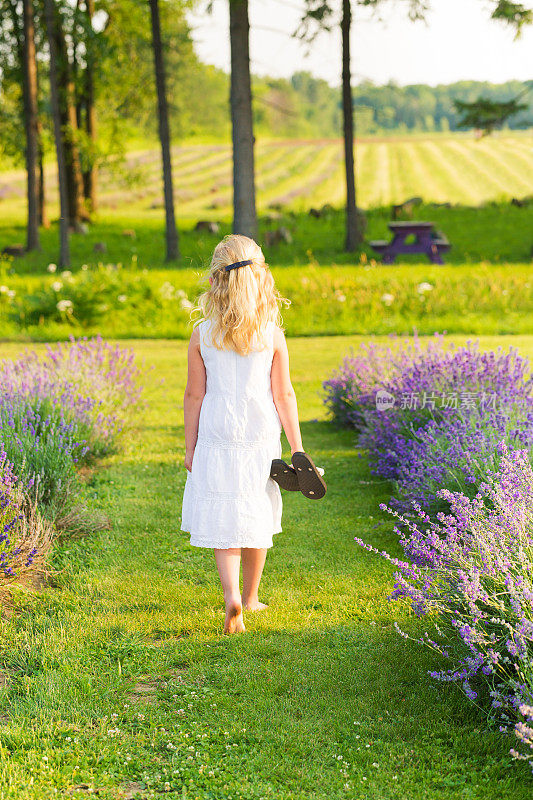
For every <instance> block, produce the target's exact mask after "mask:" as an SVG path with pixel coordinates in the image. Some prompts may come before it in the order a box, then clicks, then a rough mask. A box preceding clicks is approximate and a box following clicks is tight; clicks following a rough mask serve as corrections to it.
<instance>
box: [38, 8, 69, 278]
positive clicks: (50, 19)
mask: <svg viewBox="0 0 533 800" xmlns="http://www.w3.org/2000/svg"><path fill="white" fill-rule="evenodd" d="M44 14H45V22H46V34H47V39H48V48H49V51H50V53H49V71H50V96H51V108H52V119H53V122H54V138H55V144H56V156H57V176H58V184H59V206H60V212H59V265H60V266H61V267H67V266H69V264H70V247H69V206H68V202H69V197H68V186H67V166H66V160H65V151H64V148H63V131H62V129H61V109H60V103H59V85H58V69H57V31H56V24H57V19H56V14H55V8H54V0H44Z"/></svg>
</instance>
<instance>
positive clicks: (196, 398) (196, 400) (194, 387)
mask: <svg viewBox="0 0 533 800" xmlns="http://www.w3.org/2000/svg"><path fill="white" fill-rule="evenodd" d="M205 384H206V374H205V365H204V360H203V358H202V356H201V353H200V331H199V330H198V328H195V329H194V330H193V332H192V335H191V340H190V342H189V349H188V353H187V386H186V387H185V394H184V396H183V416H184V423H185V461H184V464H185V467H186V468H187V469H188V470H189V472H190V471H191V468H192V459H193V455H194V448H195V447H196V440H197V439H198V422H199V419H200V409H201V408H202V402H203V399H204V396H205Z"/></svg>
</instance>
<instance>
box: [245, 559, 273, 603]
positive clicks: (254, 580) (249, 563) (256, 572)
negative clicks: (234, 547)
mask: <svg viewBox="0 0 533 800" xmlns="http://www.w3.org/2000/svg"><path fill="white" fill-rule="evenodd" d="M241 552H242V604H243V606H244V607H245V608H246V609H248V610H249V611H263V610H264V609H265V608H268V606H267V605H266V604H265V603H260V602H259V597H258V592H259V582H260V580H261V575H262V574H263V567H264V566H265V559H266V554H267V551H266V548H261V549H260V548H256V547H243V548H242V551H241Z"/></svg>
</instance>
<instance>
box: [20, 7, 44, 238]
mask: <svg viewBox="0 0 533 800" xmlns="http://www.w3.org/2000/svg"><path fill="white" fill-rule="evenodd" d="M22 14H23V18H24V90H23V94H24V125H25V129H26V148H25V150H26V183H27V197H28V225H27V237H26V249H27V250H38V249H39V247H40V242H39V178H38V155H39V130H38V111H37V61H36V58H35V23H34V16H33V0H23V4H22Z"/></svg>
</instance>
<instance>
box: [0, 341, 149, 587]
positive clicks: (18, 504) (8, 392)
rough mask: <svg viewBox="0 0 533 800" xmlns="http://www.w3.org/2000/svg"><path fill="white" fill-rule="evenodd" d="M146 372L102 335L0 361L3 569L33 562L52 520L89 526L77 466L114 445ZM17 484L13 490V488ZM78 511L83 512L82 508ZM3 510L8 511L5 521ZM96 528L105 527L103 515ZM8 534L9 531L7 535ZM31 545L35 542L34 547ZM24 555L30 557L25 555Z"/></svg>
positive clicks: (128, 353) (8, 572) (0, 542)
mask: <svg viewBox="0 0 533 800" xmlns="http://www.w3.org/2000/svg"><path fill="white" fill-rule="evenodd" d="M140 375H141V370H140V369H139V367H138V366H137V365H136V364H135V360H134V354H133V352H132V351H129V350H124V349H122V348H119V347H114V346H112V345H110V344H108V343H107V342H104V341H103V340H102V339H101V338H100V337H95V338H94V339H90V340H88V339H87V338H84V339H80V340H78V341H76V340H74V339H72V338H71V340H70V341H69V342H68V343H65V344H58V345H55V346H54V347H50V346H49V347H47V350H46V353H45V355H44V357H39V356H38V355H37V354H36V353H35V352H32V351H27V352H25V353H24V354H23V355H22V356H20V357H19V358H18V359H15V360H13V361H9V360H4V361H2V362H0V525H2V526H3V538H0V570H3V573H2V574H3V578H4V579H5V580H7V579H8V578H10V577H12V576H13V575H14V568H15V565H16V566H17V568H18V570H19V572H20V570H21V569H22V568H26V567H30V566H31V563H32V560H33V558H34V557H35V555H36V553H37V552H40V553H41V552H42V551H43V548H44V547H45V546H46V544H47V543H48V542H49V541H50V539H51V536H50V534H49V530H50V523H49V522H46V519H45V517H46V518H47V519H49V520H55V524H56V528H57V527H58V526H59V525H63V527H65V526H71V527H72V526H73V527H74V529H75V530H76V531H78V532H79V531H80V530H85V529H86V528H87V525H86V521H84V520H83V519H80V513H81V512H83V514H86V506H85V504H84V503H83V502H80V501H79V497H78V490H77V488H76V466H77V465H78V464H79V462H80V461H81V460H82V459H84V458H86V457H88V456H92V457H96V456H101V455H102V454H104V453H106V452H109V451H110V450H111V449H112V448H113V447H114V446H115V445H116V443H117V439H118V436H119V434H120V432H121V430H122V428H123V425H124V422H125V420H126V418H127V415H128V413H129V412H130V410H131V409H132V408H133V407H134V406H135V405H136V404H137V403H138V401H139V397H140V393H141V390H142V387H141V386H140V383H139V378H140ZM14 487H16V488H14ZM80 509H81V512H80ZM2 510H3V511H5V513H6V514H7V515H8V516H9V514H11V515H12V516H10V517H9V518H7V517H6V518H5V520H4V522H3V523H2V516H1V513H2ZM95 524H96V525H97V527H102V526H105V521H102V519H101V518H98V519H97V520H95ZM10 532H11V535H9V534H10ZM30 545H31V546H30ZM24 558H25V559H26V560H24Z"/></svg>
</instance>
